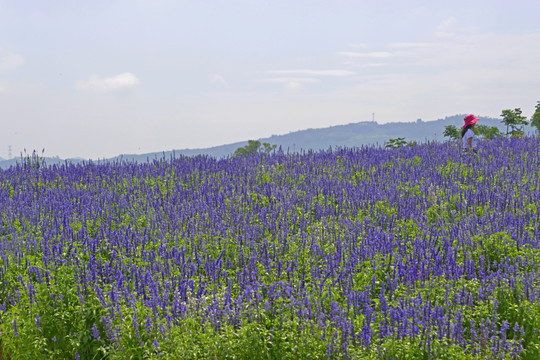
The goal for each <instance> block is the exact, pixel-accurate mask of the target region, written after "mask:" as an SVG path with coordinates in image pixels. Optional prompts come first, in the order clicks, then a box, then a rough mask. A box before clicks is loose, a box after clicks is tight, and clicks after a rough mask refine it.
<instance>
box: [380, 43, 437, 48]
mask: <svg viewBox="0 0 540 360" xmlns="http://www.w3.org/2000/svg"><path fill="white" fill-rule="evenodd" d="M428 46H429V44H428V43H425V42H396V43H391V44H388V47H389V48H393V49H415V48H425V47H428Z"/></svg>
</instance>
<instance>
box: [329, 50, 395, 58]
mask: <svg viewBox="0 0 540 360" xmlns="http://www.w3.org/2000/svg"><path fill="white" fill-rule="evenodd" d="M338 54H339V55H342V56H347V57H355V58H368V59H370V58H371V59H385V58H390V57H392V56H393V55H392V53H389V52H387V51H376V52H356V51H340V52H339V53H338Z"/></svg>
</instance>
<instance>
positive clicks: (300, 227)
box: [0, 137, 540, 360]
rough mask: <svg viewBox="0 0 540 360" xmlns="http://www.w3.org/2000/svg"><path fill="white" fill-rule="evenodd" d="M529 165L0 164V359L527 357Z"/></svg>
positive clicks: (529, 149) (366, 155) (533, 259)
mask: <svg viewBox="0 0 540 360" xmlns="http://www.w3.org/2000/svg"><path fill="white" fill-rule="evenodd" d="M539 155H540V148H539V142H538V139H536V138H531V137H526V138H521V139H497V140H492V141H486V142H482V143H481V144H480V148H479V150H478V153H477V154H474V153H464V152H463V151H462V150H461V149H460V148H459V147H457V145H456V144H453V143H450V142H448V143H443V144H441V143H430V144H423V145H417V146H410V147H403V148H398V149H382V148H374V147H369V148H354V149H333V150H327V151H319V152H306V153H302V154H282V153H276V154H272V155H268V154H258V155H255V156H248V157H235V158H227V159H221V160H219V159H215V158H211V157H204V156H198V157H192V158H189V157H181V158H171V159H163V160H160V161H154V162H153V163H148V164H135V163H108V164H97V163H86V164H83V165H69V164H66V165H63V166H43V165H42V164H39V162H35V161H27V162H26V163H25V164H23V165H20V166H18V167H12V168H11V169H9V170H0V256H1V258H0V283H1V284H0V309H1V312H0V331H1V333H0V341H1V349H2V355H1V356H0V358H1V359H33V360H35V359H143V358H144V359H378V358H382V359H492V358H493V359H538V358H540V334H538V331H539V329H540V229H539V228H540V218H539V205H540V160H539Z"/></svg>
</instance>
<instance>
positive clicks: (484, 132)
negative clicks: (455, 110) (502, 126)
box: [474, 124, 502, 140]
mask: <svg viewBox="0 0 540 360" xmlns="http://www.w3.org/2000/svg"><path fill="white" fill-rule="evenodd" d="M474 132H475V133H476V134H477V135H479V136H483V137H484V138H486V139H488V140H491V139H493V138H495V137H497V136H501V135H502V134H501V132H500V131H499V128H498V127H496V126H487V125H481V124H477V125H475V126H474Z"/></svg>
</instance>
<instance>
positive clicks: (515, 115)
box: [501, 108, 528, 137]
mask: <svg viewBox="0 0 540 360" xmlns="http://www.w3.org/2000/svg"><path fill="white" fill-rule="evenodd" d="M521 112H522V111H521V109H520V108H516V109H514V110H510V109H507V110H503V111H502V114H501V116H502V118H503V119H502V122H503V124H504V125H506V135H508V134H510V135H511V136H512V137H516V136H522V135H523V125H527V124H528V122H527V118H526V117H525V116H523V115H521ZM509 130H510V131H509Z"/></svg>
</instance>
